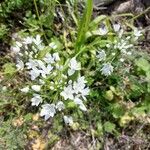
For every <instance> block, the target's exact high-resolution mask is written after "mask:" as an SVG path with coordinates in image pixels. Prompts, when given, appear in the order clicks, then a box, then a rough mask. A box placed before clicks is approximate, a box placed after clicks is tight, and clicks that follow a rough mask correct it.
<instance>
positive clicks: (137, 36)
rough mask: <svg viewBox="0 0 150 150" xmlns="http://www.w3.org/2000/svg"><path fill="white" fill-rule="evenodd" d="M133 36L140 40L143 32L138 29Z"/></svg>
mask: <svg viewBox="0 0 150 150" xmlns="http://www.w3.org/2000/svg"><path fill="white" fill-rule="evenodd" d="M133 34H134V36H135V38H136V39H138V38H139V37H140V36H142V32H141V31H140V30H138V29H137V28H135V29H134V32H133Z"/></svg>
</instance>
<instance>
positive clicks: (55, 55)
mask: <svg viewBox="0 0 150 150" xmlns="http://www.w3.org/2000/svg"><path fill="white" fill-rule="evenodd" d="M53 58H54V59H55V61H60V57H59V54H58V53H54V54H53Z"/></svg>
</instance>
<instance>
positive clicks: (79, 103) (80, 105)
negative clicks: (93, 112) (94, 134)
mask: <svg viewBox="0 0 150 150" xmlns="http://www.w3.org/2000/svg"><path fill="white" fill-rule="evenodd" d="M74 102H75V104H77V105H79V108H80V109H81V110H83V111H87V108H86V107H85V105H84V104H83V102H82V100H81V99H80V98H78V97H75V99H74Z"/></svg>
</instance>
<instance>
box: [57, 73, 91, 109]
mask: <svg viewBox="0 0 150 150" xmlns="http://www.w3.org/2000/svg"><path fill="white" fill-rule="evenodd" d="M85 83H86V81H85V78H84V77H83V76H82V77H79V78H78V79H77V81H74V82H72V81H71V80H70V81H69V83H68V85H67V86H65V87H64V90H63V91H62V92H61V93H60V95H61V96H63V97H64V99H65V100H67V99H70V100H73V101H74V103H75V104H77V105H79V107H80V109H81V110H83V111H86V110H87V109H86V107H85V105H84V104H83V101H82V99H84V100H86V96H87V95H88V94H89V88H88V87H86V85H85Z"/></svg>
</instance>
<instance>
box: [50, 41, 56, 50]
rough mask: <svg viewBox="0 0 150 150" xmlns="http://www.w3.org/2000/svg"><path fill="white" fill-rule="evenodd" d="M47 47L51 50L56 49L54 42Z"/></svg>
mask: <svg viewBox="0 0 150 150" xmlns="http://www.w3.org/2000/svg"><path fill="white" fill-rule="evenodd" d="M49 46H50V47H51V48H53V49H56V48H57V45H56V44H55V43H54V42H52V43H50V44H49Z"/></svg>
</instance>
